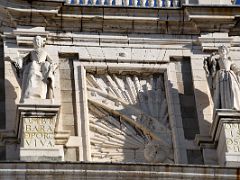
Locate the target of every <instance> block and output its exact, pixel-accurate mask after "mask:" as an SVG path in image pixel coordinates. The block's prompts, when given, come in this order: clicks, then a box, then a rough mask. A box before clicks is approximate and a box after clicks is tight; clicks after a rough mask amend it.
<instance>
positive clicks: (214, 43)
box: [198, 33, 233, 51]
mask: <svg viewBox="0 0 240 180" xmlns="http://www.w3.org/2000/svg"><path fill="white" fill-rule="evenodd" d="M198 40H199V42H200V43H201V46H202V50H203V51H215V50H217V49H218V47H219V46H222V45H225V46H226V47H231V43H232V41H233V37H229V36H228V33H207V34H201V36H200V37H199V38H198Z"/></svg>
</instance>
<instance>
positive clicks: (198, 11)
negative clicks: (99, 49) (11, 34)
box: [0, 0, 240, 35]
mask: <svg viewBox="0 0 240 180" xmlns="http://www.w3.org/2000/svg"><path fill="white" fill-rule="evenodd" d="M229 7H231V8H229ZM1 8H2V9H3V10H2V11H1V16H2V17H6V18H2V19H1V21H2V22H5V24H4V25H3V26H4V27H5V26H7V22H10V23H8V24H9V25H10V24H12V25H11V27H14V26H19V25H24V26H44V27H46V29H51V30H55V31H60V32H61V31H63V32H64V31H76V32H106V33H108V32H116V33H124V34H125V33H148V34H197V35H198V34H200V33H202V32H216V31H217V32H229V33H230V34H231V33H232V34H234V35H239V34H240V31H238V29H239V28H238V24H237V19H238V16H239V12H240V7H238V6H223V5H221V6H199V5H198V6H196V5H191V6H190V5H188V6H182V7H180V8H138V7H117V6H82V5H81V6H80V5H67V4H65V3H64V2H63V1H62V0H61V1H59V0H58V1H44V0H41V1H29V2H28V1H23V0H22V1H21V0H9V1H3V0H0V9H1ZM206 21H207V22H208V23H206ZM2 24H3V23H2Z"/></svg>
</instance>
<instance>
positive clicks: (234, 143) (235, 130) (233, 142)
mask: <svg viewBox="0 0 240 180" xmlns="http://www.w3.org/2000/svg"><path fill="white" fill-rule="evenodd" d="M223 127H224V130H225V137H226V145H227V151H228V152H240V124H239V123H225V124H223Z"/></svg>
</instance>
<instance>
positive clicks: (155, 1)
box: [66, 0, 181, 8]
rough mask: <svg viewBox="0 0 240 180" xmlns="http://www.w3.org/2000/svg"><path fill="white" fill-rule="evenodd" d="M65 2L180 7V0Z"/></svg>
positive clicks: (67, 0) (88, 0)
mask: <svg viewBox="0 0 240 180" xmlns="http://www.w3.org/2000/svg"><path fill="white" fill-rule="evenodd" d="M66 3H67V4H74V5H93V6H94V5H96V6H132V7H164V8H165V7H166V8H169V7H180V5H181V1H180V0H66Z"/></svg>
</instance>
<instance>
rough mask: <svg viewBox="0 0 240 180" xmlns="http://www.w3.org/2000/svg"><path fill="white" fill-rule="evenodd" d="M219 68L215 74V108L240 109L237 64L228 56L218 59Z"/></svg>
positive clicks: (239, 84)
mask: <svg viewBox="0 0 240 180" xmlns="http://www.w3.org/2000/svg"><path fill="white" fill-rule="evenodd" d="M217 63H218V66H219V70H218V71H217V72H216V75H215V84H214V86H215V90H214V106H215V109H235V110H240V82H239V80H238V77H237V75H236V74H235V72H234V70H235V69H234V67H235V64H233V63H232V61H231V60H230V59H228V58H223V57H220V58H219V59H218V60H217Z"/></svg>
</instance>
